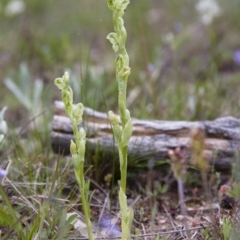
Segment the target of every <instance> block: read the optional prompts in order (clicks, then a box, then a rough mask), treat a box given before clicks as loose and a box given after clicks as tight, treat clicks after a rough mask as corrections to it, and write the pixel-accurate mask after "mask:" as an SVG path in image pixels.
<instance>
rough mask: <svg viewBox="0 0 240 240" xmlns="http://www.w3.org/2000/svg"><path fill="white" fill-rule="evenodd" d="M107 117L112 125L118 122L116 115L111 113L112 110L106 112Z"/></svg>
mask: <svg viewBox="0 0 240 240" xmlns="http://www.w3.org/2000/svg"><path fill="white" fill-rule="evenodd" d="M108 118H109V120H110V123H111V124H112V125H117V124H118V123H119V120H118V117H117V116H116V115H115V114H114V113H113V111H109V112H108Z"/></svg>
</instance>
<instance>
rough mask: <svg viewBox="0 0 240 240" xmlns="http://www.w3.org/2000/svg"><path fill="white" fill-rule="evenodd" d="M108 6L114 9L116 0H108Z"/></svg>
mask: <svg viewBox="0 0 240 240" xmlns="http://www.w3.org/2000/svg"><path fill="white" fill-rule="evenodd" d="M107 4H108V8H109V9H110V10H112V11H114V8H115V0H107Z"/></svg>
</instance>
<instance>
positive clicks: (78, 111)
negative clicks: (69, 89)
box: [73, 103, 83, 124]
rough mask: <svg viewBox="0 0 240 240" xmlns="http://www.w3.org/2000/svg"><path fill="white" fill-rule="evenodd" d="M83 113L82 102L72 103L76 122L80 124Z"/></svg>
mask: <svg viewBox="0 0 240 240" xmlns="http://www.w3.org/2000/svg"><path fill="white" fill-rule="evenodd" d="M82 115H83V104H82V103H78V104H74V105H73V118H74V121H75V122H76V124H80V123H81V122H82Z"/></svg>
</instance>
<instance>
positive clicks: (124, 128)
mask: <svg viewBox="0 0 240 240" xmlns="http://www.w3.org/2000/svg"><path fill="white" fill-rule="evenodd" d="M129 3H130V1H129V0H107V4H108V7H109V9H110V10H112V11H113V24H114V32H112V33H109V34H108V36H107V39H108V40H109V41H110V43H111V44H112V48H113V50H114V52H118V51H119V52H120V53H119V55H118V56H117V58H116V60H115V67H116V79H117V83H118V106H119V113H120V123H119V120H118V117H117V116H116V115H115V114H114V113H113V112H112V111H109V113H108V117H109V120H110V123H111V125H112V129H113V133H114V136H115V138H116V140H117V142H118V150H119V161H120V172H121V180H120V190H119V202H120V208H121V213H122V223H121V225H122V239H124V240H128V239H130V237H131V225H132V219H133V209H132V208H128V206H127V197H126V179H127V152H128V144H129V140H130V137H131V136H132V120H131V117H130V112H129V111H128V110H127V108H126V95H127V81H128V77H129V75H130V73H131V69H130V67H129V56H128V53H127V51H126V48H125V42H126V39H127V32H126V29H125V27H124V21H123V18H122V17H123V15H124V12H125V9H126V8H127V6H128V4H129Z"/></svg>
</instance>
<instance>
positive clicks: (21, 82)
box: [4, 63, 43, 116]
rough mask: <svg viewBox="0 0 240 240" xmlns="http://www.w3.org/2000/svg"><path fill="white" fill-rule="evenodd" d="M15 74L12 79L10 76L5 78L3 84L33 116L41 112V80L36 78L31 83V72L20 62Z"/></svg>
mask: <svg viewBox="0 0 240 240" xmlns="http://www.w3.org/2000/svg"><path fill="white" fill-rule="evenodd" d="M17 74H18V75H16V76H14V80H13V78H11V77H7V78H5V79H4V84H5V86H6V87H7V88H8V89H9V90H10V91H11V92H12V94H13V95H14V97H15V98H16V99H17V100H18V101H19V103H21V104H22V105H23V106H24V107H25V108H26V109H27V110H28V111H29V112H30V113H31V114H32V115H33V116H36V115H38V114H40V113H41V112H42V104H41V103H42V100H41V97H42V93H43V82H42V81H41V80H40V79H36V80H35V81H34V83H32V76H31V73H30V71H29V68H28V66H27V64H25V63H21V64H20V66H19V72H18V73H17Z"/></svg>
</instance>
